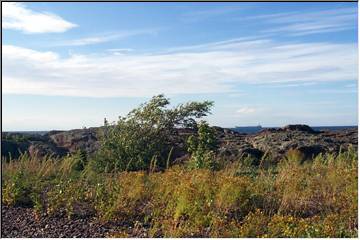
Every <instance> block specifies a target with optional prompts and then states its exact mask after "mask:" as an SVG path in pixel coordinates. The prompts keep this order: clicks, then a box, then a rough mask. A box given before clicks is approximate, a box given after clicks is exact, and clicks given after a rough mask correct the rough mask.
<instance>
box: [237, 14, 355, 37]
mask: <svg viewBox="0 0 360 240" xmlns="http://www.w3.org/2000/svg"><path fill="white" fill-rule="evenodd" d="M239 20H241V21H261V22H263V23H267V24H268V28H267V29H266V30H263V32H264V33H282V34H284V33H285V34H289V35H292V36H304V35H309V34H318V33H326V32H338V31H344V30H348V29H353V28H355V27H356V26H357V25H356V23H357V9H356V8H339V9H332V10H321V11H313V12H300V11H292V12H288V13H275V14H265V15H255V16H250V17H243V18H239Z"/></svg>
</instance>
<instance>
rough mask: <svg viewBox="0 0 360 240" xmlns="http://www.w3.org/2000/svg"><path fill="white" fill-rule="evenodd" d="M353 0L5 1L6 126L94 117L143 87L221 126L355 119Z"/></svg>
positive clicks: (90, 122) (142, 97)
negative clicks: (201, 108)
mask: <svg viewBox="0 0 360 240" xmlns="http://www.w3.org/2000/svg"><path fill="white" fill-rule="evenodd" d="M357 15H358V9H357V3H349V2H347V3H346V2H342V3H330V2H327V3H324V2H322V3H320V2H318V3H309V2H306V3H301V2H293V3H269V2H268V3H255V2H253V3H246V2H237V3H185V2H182V3H181V2H177V3H99V2H97V3H90V2H88V3H59V2H58V3H51V2H37V3H34V2H33V3H9V2H2V129H3V131H26V130H32V131H41V130H52V129H62V130H68V129H76V128H83V127H96V126H101V125H102V124H103V122H104V118H107V119H108V121H109V122H112V121H116V120H117V119H118V117H119V116H125V115H126V114H127V112H129V111H130V110H131V109H133V108H134V107H137V106H138V105H139V104H141V103H143V102H146V101H148V100H149V99H150V98H151V96H154V95H157V94H161V93H163V94H165V96H166V97H168V98H170V101H171V106H176V105H177V104H180V103H183V102H188V101H203V100H211V101H214V103H215V105H214V108H213V111H212V114H211V115H210V116H208V117H207V118H206V120H208V121H209V123H210V124H211V125H217V126H222V127H234V126H253V125H258V124H261V125H262V126H265V127H270V126H284V125H286V124H296V123H301V124H308V125H311V126H334V125H357V122H358V106H357V103H358V100H357V94H358V82H357V79H358V39H357V36H358V33H357V30H358V26H357V24H358V20H357Z"/></svg>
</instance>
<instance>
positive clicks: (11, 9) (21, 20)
mask: <svg viewBox="0 0 360 240" xmlns="http://www.w3.org/2000/svg"><path fill="white" fill-rule="evenodd" d="M1 5H2V27H3V28H4V29H14V30H20V31H22V32H25V33H47V32H65V31H67V30H69V29H71V28H74V27H76V26H77V25H76V24H74V23H71V22H68V21H66V20H64V19H62V18H61V17H59V16H57V15H54V14H52V13H45V12H35V11H32V10H30V9H28V8H26V6H25V5H24V4H22V3H13V2H2V4H1Z"/></svg>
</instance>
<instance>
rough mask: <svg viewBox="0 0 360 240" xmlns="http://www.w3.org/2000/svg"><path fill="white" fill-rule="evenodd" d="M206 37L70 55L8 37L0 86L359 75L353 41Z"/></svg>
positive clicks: (196, 89)
mask: <svg viewBox="0 0 360 240" xmlns="http://www.w3.org/2000/svg"><path fill="white" fill-rule="evenodd" d="M205 45H206V44H205ZM207 45H209V46H211V47H207V48H203V47H202V46H201V47H199V48H198V49H197V48H196V47H194V48H190V49H184V50H181V51H180V50H179V51H175V52H168V53H166V52H158V53H152V54H139V53H136V52H128V53H126V54H120V55H114V54H105V55H104V54H102V55H94V54H91V55H70V56H69V57H60V56H59V55H57V54H56V53H54V52H40V51H34V50H31V49H26V48H21V47H17V46H10V45H5V46H3V66H4V67H3V93H20V94H24V93H28V94H40V95H65V96H90V97H114V96H151V95H153V94H157V93H159V92H164V93H167V94H202V93H236V92H238V89H239V87H240V86H241V85H242V84H244V83H246V84H262V85H271V84H277V85H281V84H284V85H289V84H309V83H315V82H316V83H319V82H332V81H349V80H356V79H357V69H358V62H357V51H356V49H357V46H356V44H355V43H344V44H335V43H328V42H317V43H296V42H295V43H294V42H289V43H287V44H285V43H283V42H282V43H279V42H276V41H271V40H269V39H253V40H244V41H241V40H239V41H234V40H232V41H223V42H220V43H210V44H207Z"/></svg>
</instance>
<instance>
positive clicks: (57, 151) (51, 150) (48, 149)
mask: <svg viewBox="0 0 360 240" xmlns="http://www.w3.org/2000/svg"><path fill="white" fill-rule="evenodd" d="M28 152H29V155H30V156H31V157H40V158H42V157H45V156H58V157H62V156H65V155H66V154H67V153H68V151H67V150H66V149H65V148H61V147H57V146H56V145H54V144H51V143H44V142H32V143H31V145H30V146H29V148H28Z"/></svg>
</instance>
